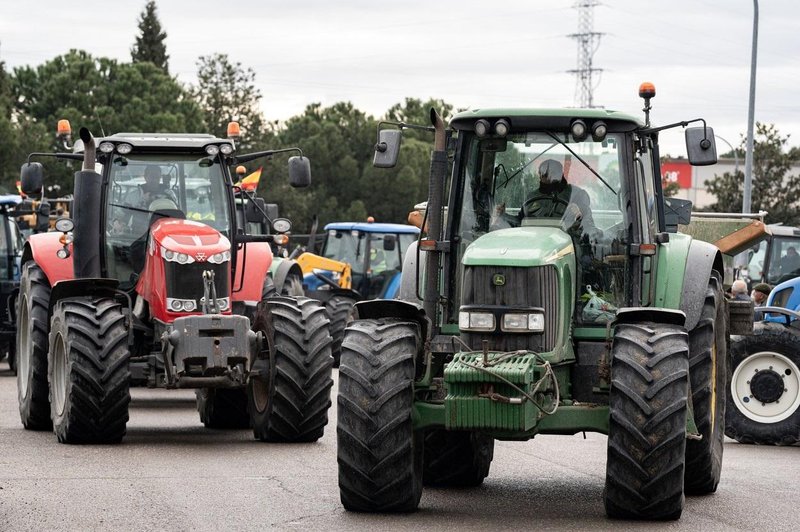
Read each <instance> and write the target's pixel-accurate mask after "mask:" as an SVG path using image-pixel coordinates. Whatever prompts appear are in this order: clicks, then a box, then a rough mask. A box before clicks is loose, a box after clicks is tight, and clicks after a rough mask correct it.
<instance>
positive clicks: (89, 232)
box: [72, 127, 104, 279]
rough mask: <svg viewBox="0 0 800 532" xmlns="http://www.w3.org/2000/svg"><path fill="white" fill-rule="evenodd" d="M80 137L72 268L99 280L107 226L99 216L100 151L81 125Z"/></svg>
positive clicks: (78, 276) (81, 276) (81, 275)
mask: <svg viewBox="0 0 800 532" xmlns="http://www.w3.org/2000/svg"><path fill="white" fill-rule="evenodd" d="M80 137H81V140H82V141H83V168H82V169H81V171H80V172H75V197H74V199H73V204H72V211H73V213H72V219H73V221H74V222H75V229H73V231H72V233H73V236H74V241H73V243H72V267H73V270H74V272H75V278H76V279H97V278H99V277H101V270H100V231H102V230H103V227H104V224H103V223H102V220H101V219H100V218H101V212H102V205H101V204H100V200H101V197H102V195H101V191H102V183H103V177H102V176H101V175H100V174H98V173H97V172H96V171H95V169H94V165H95V162H96V154H97V152H96V148H95V143H94V137H93V136H92V133H91V131H89V130H88V129H86V128H85V127H82V128H81V130H80Z"/></svg>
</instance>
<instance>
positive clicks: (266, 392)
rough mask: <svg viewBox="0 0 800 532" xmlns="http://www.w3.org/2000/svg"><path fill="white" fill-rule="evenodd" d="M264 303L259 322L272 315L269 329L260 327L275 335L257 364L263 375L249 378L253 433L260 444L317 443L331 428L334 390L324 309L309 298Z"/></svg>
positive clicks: (272, 299) (284, 298)
mask: <svg viewBox="0 0 800 532" xmlns="http://www.w3.org/2000/svg"><path fill="white" fill-rule="evenodd" d="M260 305H261V309H259V313H260V314H261V315H262V318H259V317H256V323H257V324H258V323H263V322H264V320H263V314H264V312H267V313H268V315H269V318H270V321H271V327H267V326H258V327H259V328H260V329H261V332H262V333H263V334H265V335H270V334H272V341H271V342H269V345H271V346H274V347H273V349H271V350H268V351H270V353H269V354H268V356H267V357H262V358H260V359H259V360H258V361H257V362H256V364H255V366H256V368H257V369H258V372H259V374H258V375H257V376H254V377H253V378H251V379H250V384H249V388H248V390H249V391H248V396H249V402H250V415H251V422H252V425H253V434H254V435H255V437H256V439H259V440H261V441H271V442H313V441H317V440H318V439H319V438H321V437H322V435H323V433H324V431H325V425H327V424H328V409H329V408H330V406H331V387H332V386H333V376H332V368H333V358H332V357H331V349H330V342H331V341H330V334H329V332H328V320H327V318H326V317H325V310H324V309H323V308H322V307H321V306H320V304H319V302H318V301H314V300H313V299H308V298H305V297H301V298H289V297H274V298H271V299H268V300H266V301H262V303H260ZM269 329H271V331H270V330H269Z"/></svg>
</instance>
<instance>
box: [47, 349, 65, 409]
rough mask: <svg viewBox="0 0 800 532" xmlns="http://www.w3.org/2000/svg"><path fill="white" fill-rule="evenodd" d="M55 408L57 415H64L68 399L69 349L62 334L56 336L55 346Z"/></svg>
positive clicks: (53, 384)
mask: <svg viewBox="0 0 800 532" xmlns="http://www.w3.org/2000/svg"><path fill="white" fill-rule="evenodd" d="M50 386H51V387H52V390H53V399H52V400H53V407H54V408H55V412H56V414H57V415H59V416H60V415H61V414H63V413H64V403H65V402H66V398H67V349H66V345H65V343H64V337H63V336H62V335H61V333H59V334H57V335H56V341H55V345H54V346H53V382H52V383H51V384H50Z"/></svg>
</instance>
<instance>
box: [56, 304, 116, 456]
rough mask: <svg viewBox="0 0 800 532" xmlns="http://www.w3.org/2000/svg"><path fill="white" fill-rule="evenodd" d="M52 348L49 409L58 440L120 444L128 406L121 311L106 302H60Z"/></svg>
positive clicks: (57, 307) (57, 309) (63, 441)
mask: <svg viewBox="0 0 800 532" xmlns="http://www.w3.org/2000/svg"><path fill="white" fill-rule="evenodd" d="M50 346H51V348H50V353H49V357H48V380H49V381H50V397H51V405H50V406H51V416H52V418H53V431H54V432H55V433H56V436H57V437H58V441H59V442H61V443H118V442H120V441H121V440H122V437H123V436H124V435H125V424H126V423H127V422H128V405H129V403H130V401H131V396H130V370H129V367H128V362H129V358H130V353H129V351H128V329H127V326H126V317H125V314H123V312H122V307H121V306H120V305H119V304H118V303H116V302H115V301H113V300H112V299H108V298H100V299H89V298H86V299H68V300H63V301H59V302H58V303H56V305H55V308H54V309H53V318H52V320H51V323H50Z"/></svg>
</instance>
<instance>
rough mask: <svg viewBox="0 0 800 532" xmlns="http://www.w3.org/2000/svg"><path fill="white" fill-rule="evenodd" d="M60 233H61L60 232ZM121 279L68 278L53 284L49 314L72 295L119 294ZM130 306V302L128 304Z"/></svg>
mask: <svg viewBox="0 0 800 532" xmlns="http://www.w3.org/2000/svg"><path fill="white" fill-rule="evenodd" d="M59 234H60V233H59ZM117 287H119V281H118V280H117V279H103V278H99V279H91V278H90V279H67V280H63V281H58V282H56V283H54V284H53V287H52V288H51V290H50V308H49V310H48V312H47V315H48V316H52V314H53V307H54V306H55V304H56V303H57V302H58V301H60V300H62V299H67V298H70V297H86V296H90V297H110V298H113V297H114V296H115V295H117V293H118V292H117ZM128 306H130V304H129V305H128Z"/></svg>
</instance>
